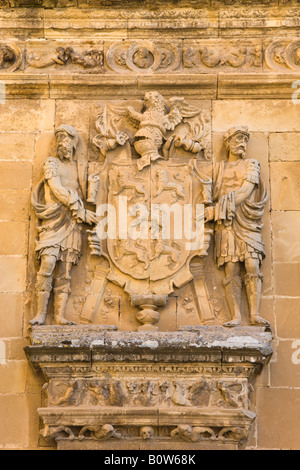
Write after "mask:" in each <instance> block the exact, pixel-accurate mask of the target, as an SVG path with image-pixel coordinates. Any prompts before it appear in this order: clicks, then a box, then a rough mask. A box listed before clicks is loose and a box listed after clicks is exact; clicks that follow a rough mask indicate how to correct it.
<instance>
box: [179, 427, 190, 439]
mask: <svg viewBox="0 0 300 470" xmlns="http://www.w3.org/2000/svg"><path fill="white" fill-rule="evenodd" d="M178 430H179V432H180V434H182V435H183V436H185V437H190V436H191V435H192V433H193V428H192V427H191V426H189V425H188V424H182V425H180V426H178Z"/></svg>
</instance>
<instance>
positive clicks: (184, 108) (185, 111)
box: [167, 96, 201, 131]
mask: <svg viewBox="0 0 300 470" xmlns="http://www.w3.org/2000/svg"><path fill="white" fill-rule="evenodd" d="M167 103H168V106H169V108H170V112H169V114H168V121H169V125H168V126H167V130H172V131H173V130H174V129H175V127H176V126H177V125H178V124H180V123H181V121H182V120H183V119H184V118H192V117H194V116H197V114H200V112H201V109H199V108H196V107H195V106H193V105H191V104H189V103H187V102H186V101H185V99H184V98H179V97H177V96H174V97H173V98H170V99H169V100H168V101H167Z"/></svg>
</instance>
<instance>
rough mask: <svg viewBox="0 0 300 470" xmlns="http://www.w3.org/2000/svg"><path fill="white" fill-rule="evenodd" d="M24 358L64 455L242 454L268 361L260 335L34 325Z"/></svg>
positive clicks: (211, 329)
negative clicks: (35, 374) (256, 386)
mask: <svg viewBox="0 0 300 470" xmlns="http://www.w3.org/2000/svg"><path fill="white" fill-rule="evenodd" d="M31 340H32V345H31V346H28V347H27V348H26V353H27V356H28V358H29V360H30V361H31V362H32V364H33V365H34V366H35V367H37V368H38V369H41V370H42V371H43V373H44V375H45V378H46V380H47V381H46V383H45V385H44V387H43V392H44V400H43V401H44V402H43V407H42V408H40V409H39V410H38V413H39V415H40V417H41V419H42V422H43V428H42V429H41V435H42V436H43V437H44V438H49V439H55V440H56V442H57V447H58V449H106V450H117V449H132V450H137V449H145V450H146V449H149V450H151V449H152V450H154V449H156V450H161V449H167V450H177V449H178V450H180V449H225V448H226V449H237V448H238V446H239V444H240V443H241V442H245V440H246V439H247V436H248V433H249V429H250V427H251V424H252V423H253V421H254V419H255V416H256V415H255V411H254V410H253V409H252V404H251V391H252V390H253V379H254V377H255V374H257V373H259V372H260V370H261V368H262V367H263V365H264V364H265V363H266V362H267V360H268V359H269V357H270V355H271V353H272V351H271V334H270V333H268V332H266V331H265V329H264V328H255V327H239V328H235V329H234V331H233V330H228V329H226V328H223V327H217V326H204V327H186V328H184V329H182V330H181V331H178V332H169V333H157V332H155V333H154V332H153V333H150V332H143V333H131V332H119V331H116V330H115V329H114V327H99V326H76V327H73V326H67V327H59V326H42V327H34V328H33V331H32V334H31Z"/></svg>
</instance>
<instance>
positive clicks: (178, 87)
mask: <svg viewBox="0 0 300 470" xmlns="http://www.w3.org/2000/svg"><path fill="white" fill-rule="evenodd" d="M298 79H299V75H297V74H295V73H288V74H276V73H271V74H269V73H258V74H247V73H244V74H225V73H219V74H212V73H210V74H206V73H201V74H193V75H189V76H188V77H186V76H185V75H184V74H182V73H181V74H176V73H172V74H166V75H164V76H161V75H155V74H153V75H151V76H150V75H137V76H126V77H124V76H122V75H116V74H108V73H105V74H101V75H90V74H84V73H82V74H78V75H73V76H70V75H68V74H55V75H53V74H50V75H48V74H41V75H38V74H26V73H22V72H17V73H9V74H7V73H1V74H0V80H1V82H4V83H5V85H6V91H5V96H6V98H7V100H9V99H24V98H26V99H37V98H41V99H48V98H50V99H83V100H85V99H90V98H91V96H93V99H105V98H111V99H113V98H115V99H117V98H119V97H124V94H125V95H126V96H132V97H133V96H138V97H139V96H141V95H143V94H144V93H145V91H147V90H150V89H151V90H157V91H160V92H161V93H164V95H166V96H172V95H174V94H176V93H182V94H184V95H186V96H187V97H188V98H190V99H192V98H193V99H240V98H245V97H247V98H252V99H266V100H268V99H274V98H276V99H291V98H292V95H293V92H294V91H295V89H293V88H292V84H293V82H294V81H295V80H298Z"/></svg>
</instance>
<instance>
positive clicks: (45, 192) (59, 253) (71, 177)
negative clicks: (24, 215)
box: [32, 157, 85, 264]
mask: <svg viewBox="0 0 300 470" xmlns="http://www.w3.org/2000/svg"><path fill="white" fill-rule="evenodd" d="M32 204H33V207H34V209H35V212H36V215H37V217H38V219H39V227H38V232H39V236H38V239H37V240H36V248H35V250H36V254H37V257H38V258H40V257H41V256H43V255H52V256H55V257H56V258H57V260H62V261H66V262H71V263H75V264H77V263H78V261H79V258H80V256H81V252H82V222H84V220H85V209H84V206H83V202H82V196H81V189H80V186H79V182H78V174H77V167H76V163H75V162H62V161H61V160H59V159H58V158H56V157H49V158H48V159H47V160H46V161H45V164H44V179H43V180H42V181H41V182H40V183H39V185H38V186H37V188H36V190H35V191H34V192H33V196H32Z"/></svg>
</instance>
